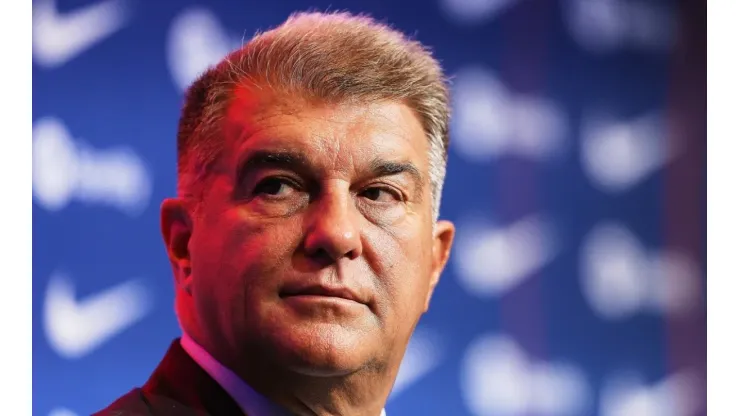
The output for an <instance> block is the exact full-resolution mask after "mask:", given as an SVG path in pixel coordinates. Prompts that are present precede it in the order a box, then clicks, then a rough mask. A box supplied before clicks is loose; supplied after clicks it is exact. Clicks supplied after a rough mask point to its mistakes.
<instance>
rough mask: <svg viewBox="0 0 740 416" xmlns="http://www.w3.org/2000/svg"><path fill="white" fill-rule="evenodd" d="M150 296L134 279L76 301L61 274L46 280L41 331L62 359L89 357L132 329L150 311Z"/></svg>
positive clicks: (69, 282)
mask: <svg viewBox="0 0 740 416" xmlns="http://www.w3.org/2000/svg"><path fill="white" fill-rule="evenodd" d="M152 304H153V302H152V296H151V294H150V293H149V291H148V290H147V289H146V287H145V286H144V285H143V284H142V283H141V282H140V281H139V280H136V279H132V280H129V281H127V282H125V283H122V284H119V285H117V286H114V287H111V288H109V289H107V290H104V291H102V292H99V293H96V294H94V295H91V296H88V297H87V298H85V299H84V300H81V301H80V300H77V299H76V296H75V289H74V285H73V283H72V281H71V280H70V279H69V278H67V277H66V276H65V275H62V274H59V273H57V274H54V275H52V277H51V278H50V279H49V283H48V286H47V289H46V299H45V302H44V329H45V331H46V337H47V339H48V341H49V344H50V345H51V347H52V348H53V349H54V350H55V351H56V352H57V353H58V354H59V355H61V356H63V357H65V358H79V357H82V356H84V355H87V354H89V353H90V352H92V351H93V350H95V349H96V348H98V347H99V346H101V345H102V344H103V343H105V342H106V341H108V340H110V339H111V338H113V337H114V336H115V335H117V334H119V333H121V332H123V331H124V330H125V329H126V328H128V327H130V326H132V325H134V324H135V323H137V322H138V321H140V320H141V319H142V318H143V317H144V316H146V315H147V314H148V313H149V312H150V311H151V308H152Z"/></svg>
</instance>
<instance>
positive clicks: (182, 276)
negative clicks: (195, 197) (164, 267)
mask: <svg viewBox="0 0 740 416" xmlns="http://www.w3.org/2000/svg"><path fill="white" fill-rule="evenodd" d="M160 222H161V224H160V225H161V229H162V238H163V239H164V245H165V248H166V249H167V256H168V257H169V259H170V264H171V265H172V272H173V275H174V277H175V284H176V285H177V287H178V288H180V289H183V290H185V292H187V293H190V290H191V285H192V282H191V280H192V279H191V264H190V248H189V245H190V236H191V235H192V229H193V227H192V226H193V224H192V218H191V216H190V210H189V209H188V206H187V204H186V203H185V201H184V200H183V199H182V198H168V199H165V200H164V202H162V207H161V209H160Z"/></svg>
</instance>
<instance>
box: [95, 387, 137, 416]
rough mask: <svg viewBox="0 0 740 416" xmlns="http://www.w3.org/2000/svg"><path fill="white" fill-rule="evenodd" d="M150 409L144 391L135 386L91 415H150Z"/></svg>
mask: <svg viewBox="0 0 740 416" xmlns="http://www.w3.org/2000/svg"><path fill="white" fill-rule="evenodd" d="M151 414H152V409H151V408H150V407H149V406H148V404H147V401H146V399H145V398H144V393H143V392H142V391H141V389H140V388H135V389H133V390H131V391H130V392H128V393H126V394H124V395H123V396H121V397H119V398H118V399H117V400H116V401H114V402H113V403H111V404H110V405H109V406H108V407H106V408H105V409H103V410H100V411H98V412H97V413H93V414H92V416H123V415H151Z"/></svg>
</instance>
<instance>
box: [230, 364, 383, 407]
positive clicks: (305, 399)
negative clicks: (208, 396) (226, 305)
mask: <svg viewBox="0 0 740 416" xmlns="http://www.w3.org/2000/svg"><path fill="white" fill-rule="evenodd" d="M250 364H251V365H249V366H248V367H247V368H243V369H241V371H239V372H238V374H239V375H240V376H241V377H242V379H243V380H244V381H245V382H246V383H248V384H249V385H250V386H252V388H253V389H255V390H256V391H258V392H259V393H260V394H262V395H263V396H265V397H267V398H268V399H270V400H271V401H273V402H274V403H276V404H278V405H280V406H282V407H284V408H285V409H287V410H289V411H290V412H292V413H294V414H296V415H327V416H328V415H358V416H379V415H381V413H382V411H383V407H384V406H385V402H386V399H387V398H388V396H389V394H390V391H391V388H392V387H393V380H394V379H395V376H396V371H388V369H389V367H388V366H385V365H383V366H367V367H366V368H363V369H360V370H358V371H355V372H352V373H350V374H342V375H332V376H325V375H307V374H304V373H301V372H297V371H293V370H290V369H284V368H278V366H274V365H270V364H269V363H266V362H264V361H263V362H262V363H250ZM394 368H396V367H395V366H394Z"/></svg>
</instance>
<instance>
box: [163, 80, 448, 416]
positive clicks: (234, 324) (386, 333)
mask: <svg viewBox="0 0 740 416" xmlns="http://www.w3.org/2000/svg"><path fill="white" fill-rule="evenodd" d="M223 136H224V146H225V151H224V152H223V155H222V157H221V158H220V160H219V162H218V166H217V167H216V168H215V169H214V171H213V173H212V174H211V175H210V179H209V180H208V185H207V186H206V187H204V189H203V193H202V195H203V200H202V203H201V206H200V208H199V211H198V215H194V211H193V206H192V204H191V203H190V202H189V201H187V200H184V199H180V198H173V199H168V200H165V201H164V203H163V204H162V210H161V220H162V233H163V237H164V241H165V245H166V246H167V250H168V254H169V258H170V260H171V263H172V268H173V272H174V276H175V282H176V309H177V313H178V317H179V319H180V322H181V325H182V327H183V330H184V331H185V332H187V333H188V334H189V335H190V336H191V337H192V338H193V339H194V340H195V341H196V342H197V343H199V344H200V345H201V346H203V347H204V348H205V349H206V350H207V351H208V352H209V353H210V354H211V355H213V356H214V357H215V358H216V359H217V360H218V361H220V362H221V363H222V364H224V365H225V366H227V367H229V368H230V369H232V371H234V372H235V373H236V374H238V375H239V376H240V377H241V378H243V379H244V380H245V381H246V382H247V383H248V384H250V386H252V387H253V388H254V389H255V390H257V391H258V392H260V393H261V394H263V395H265V396H266V397H268V398H269V399H271V400H272V401H274V402H275V403H277V404H279V405H281V406H283V407H285V408H286V409H288V410H290V411H292V412H294V413H296V414H306V415H309V414H310V415H313V414H319V415H339V414H342V415H348V414H352V415H372V416H377V415H379V414H380V412H381V410H382V408H383V406H384V404H385V401H386V399H387V397H388V395H389V393H390V390H391V388H392V386H393V382H394V380H395V377H396V374H397V372H398V368H399V366H400V363H401V359H402V358H403V354H404V351H405V350H406V346H407V344H408V341H409V338H410V336H411V334H412V332H413V330H414V328H415V326H416V324H417V322H418V320H419V318H420V317H421V315H422V314H423V313H424V312H426V311H427V309H428V308H429V302H430V298H431V296H432V293H433V290H434V287H435V286H436V284H437V282H438V280H439V277H440V274H441V273H442V270H443V269H444V266H445V264H446V263H447V260H448V257H449V253H450V247H451V245H452V240H453V236H454V226H453V224H452V223H450V222H448V221H437V222H436V227H435V226H434V225H435V224H434V222H435V220H434V218H433V216H432V192H431V186H430V182H429V161H428V156H427V151H428V146H429V144H428V142H427V139H426V136H425V134H424V131H423V129H422V125H421V123H420V122H419V120H418V118H417V117H416V115H415V113H414V112H413V111H412V110H411V109H410V108H409V107H408V106H406V105H404V104H403V103H398V102H374V103H369V104H368V103H349V102H343V103H331V104H330V103H324V102H317V101H315V100H314V101H310V100H307V99H303V98H298V97H296V96H295V95H293V96H290V95H286V94H279V93H275V92H272V91H269V90H268V89H246V88H242V89H239V90H237V91H236V92H235V98H234V100H233V101H232V103H231V104H230V107H229V109H228V111H227V114H226V117H225V121H224V128H223ZM307 286H317V287H332V288H339V289H342V290H345V291H346V292H347V293H351V294H352V296H353V297H354V300H348V299H342V298H339V297H336V296H330V295H326V294H325V293H324V294H323V295H322V294H317V293H313V292H311V291H310V290H308V289H306V287H307ZM309 292H310V293H309ZM296 293H297V294H298V295H300V294H301V293H302V294H303V295H302V296H297V295H296V296H292V295H295V294H296Z"/></svg>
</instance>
